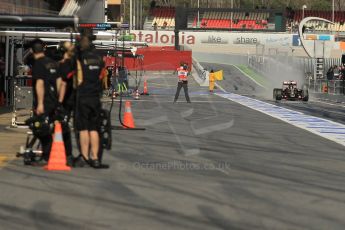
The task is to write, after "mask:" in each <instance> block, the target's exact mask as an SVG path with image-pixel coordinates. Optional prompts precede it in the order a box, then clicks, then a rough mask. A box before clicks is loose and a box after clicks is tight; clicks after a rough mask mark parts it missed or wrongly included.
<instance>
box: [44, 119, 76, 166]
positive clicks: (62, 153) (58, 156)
mask: <svg viewBox="0 0 345 230" xmlns="http://www.w3.org/2000/svg"><path fill="white" fill-rule="evenodd" d="M44 169H45V170H49V171H51V170H52V171H70V170H71V167H69V166H67V161H66V150H65V145H64V143H63V139H62V127H61V124H60V123H59V122H57V123H56V124H55V130H54V138H53V145H52V149H51V151H50V157H49V161H48V165H47V166H45V167H44Z"/></svg>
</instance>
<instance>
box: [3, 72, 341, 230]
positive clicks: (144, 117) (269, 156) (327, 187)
mask: <svg viewBox="0 0 345 230" xmlns="http://www.w3.org/2000/svg"><path fill="white" fill-rule="evenodd" d="M148 83H149V90H150V93H151V94H152V95H151V96H149V97H142V100H141V101H138V102H133V104H132V110H133V112H134V117H135V119H136V123H137V126H144V127H146V128H147V130H146V131H114V132H113V137H114V144H113V150H112V151H110V152H109V153H107V154H105V162H106V163H109V164H110V165H111V168H110V169H109V170H100V171H99V170H98V171H97V170H93V169H90V168H83V169H80V168H78V169H73V171H72V172H67V173H56V172H46V171H44V170H42V169H41V168H33V167H24V166H22V162H21V161H19V160H15V161H12V162H11V163H10V164H9V165H8V166H6V167H5V168H2V169H0V173H1V178H0V229H23V228H25V229H91V230H94V229H150V230H151V229H205V230H209V229H303V230H305V229H344V226H345V214H344V213H345V212H344V211H345V180H344V174H345V163H344V162H345V154H344V147H342V146H340V145H337V144H335V143H333V142H331V141H328V140H325V139H323V138H321V137H318V136H316V135H314V134H311V133H309V132H306V131H303V130H301V129H299V128H296V127H293V126H291V125H289V124H287V123H284V122H281V121H279V120H276V119H273V118H271V117H269V116H267V115H264V114H262V113H259V112H256V111H254V110H252V109H249V108H246V107H243V106H241V105H239V104H237V103H234V102H231V101H229V100H226V99H222V98H219V97H217V96H215V95H208V94H207V93H205V92H207V90H206V89H201V88H200V87H198V86H197V85H196V83H195V82H194V81H191V85H190V88H191V89H190V90H191V95H192V97H191V98H192V101H193V103H192V104H187V103H185V102H184V98H183V92H181V97H180V101H179V103H176V104H173V103H172V100H173V94H174V91H175V85H176V79H175V77H173V76H171V75H165V76H160V77H159V76H157V77H152V78H150V79H149V82H148ZM107 106H108V105H107ZM115 108H117V106H115ZM113 114H114V117H116V116H117V115H116V112H115V111H113ZM115 115H116V116H115ZM114 123H115V121H114ZM0 141H1V138H0ZM23 141H24V140H23Z"/></svg>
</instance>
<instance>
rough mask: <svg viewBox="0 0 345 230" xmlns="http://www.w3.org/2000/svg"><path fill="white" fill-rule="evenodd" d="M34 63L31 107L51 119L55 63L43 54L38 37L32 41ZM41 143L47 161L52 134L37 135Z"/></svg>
mask: <svg viewBox="0 0 345 230" xmlns="http://www.w3.org/2000/svg"><path fill="white" fill-rule="evenodd" d="M31 48H32V52H33V56H34V60H35V61H34V64H33V67H32V79H33V109H34V113H35V114H36V115H38V116H45V117H49V119H50V121H52V120H53V118H54V114H55V110H56V106H57V89H56V81H57V68H58V67H57V63H56V62H55V61H53V60H52V59H50V58H48V57H46V56H45V55H44V43H43V41H42V40H40V39H35V40H34V41H33V42H32V46H31ZM39 139H40V141H41V144H42V151H43V155H42V156H43V159H44V160H46V161H48V159H49V154H50V149H51V145H52V135H51V134H47V135H44V136H39Z"/></svg>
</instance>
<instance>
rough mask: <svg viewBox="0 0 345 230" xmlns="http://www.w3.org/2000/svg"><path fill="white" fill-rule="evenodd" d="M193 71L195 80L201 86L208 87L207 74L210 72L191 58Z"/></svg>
mask: <svg viewBox="0 0 345 230" xmlns="http://www.w3.org/2000/svg"><path fill="white" fill-rule="evenodd" d="M192 63H193V69H194V70H195V71H194V72H195V77H196V78H195V80H196V81H197V82H198V84H200V85H201V86H208V85H209V74H210V72H209V71H207V70H206V69H204V67H203V66H202V65H200V63H199V62H198V61H197V60H196V59H195V58H192Z"/></svg>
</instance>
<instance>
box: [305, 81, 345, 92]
mask: <svg viewBox="0 0 345 230" xmlns="http://www.w3.org/2000/svg"><path fill="white" fill-rule="evenodd" d="M307 85H308V86H309V89H311V90H312V91H313V92H315V93H327V94H332V95H344V94H345V79H343V80H325V79H317V80H313V79H310V80H309V81H308V82H307Z"/></svg>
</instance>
